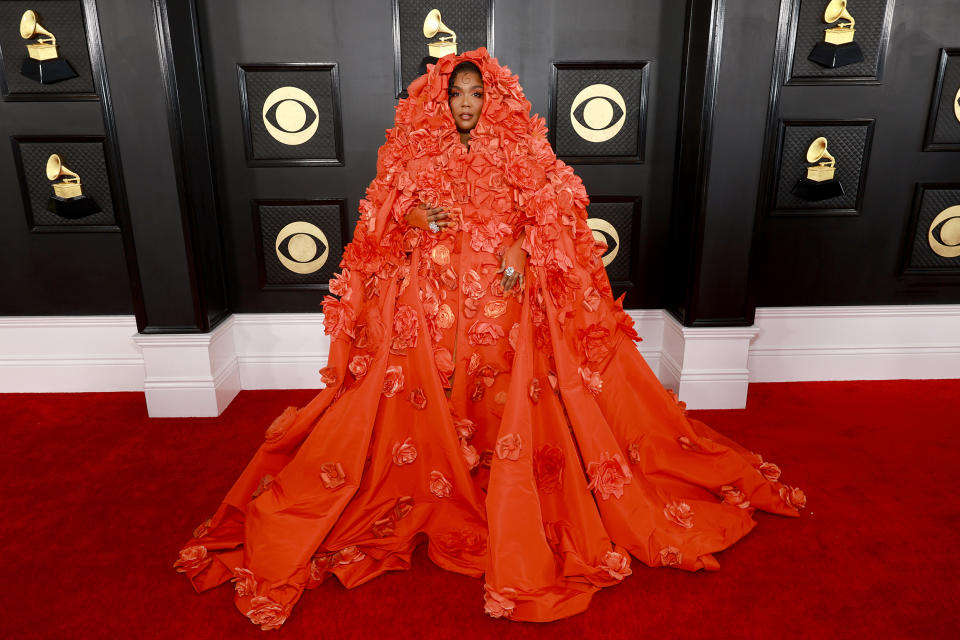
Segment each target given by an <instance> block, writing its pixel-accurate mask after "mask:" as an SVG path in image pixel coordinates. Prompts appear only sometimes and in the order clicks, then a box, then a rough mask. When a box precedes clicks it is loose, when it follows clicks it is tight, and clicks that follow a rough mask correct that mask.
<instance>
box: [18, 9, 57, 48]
mask: <svg viewBox="0 0 960 640" xmlns="http://www.w3.org/2000/svg"><path fill="white" fill-rule="evenodd" d="M42 36H48V37H46V38H44V37H42ZM20 37H21V38H23V39H24V40H32V39H34V38H36V39H37V41H36V42H33V43H31V44H28V45H27V55H29V56H30V57H31V58H33V59H34V60H53V59H54V58H56V57H57V56H58V55H59V54H58V53H57V38H56V36H54V35H53V34H52V33H50V32H49V31H47V30H46V29H44V28H43V26H42V25H41V24H40V22H39V20H38V19H37V14H36V12H35V11H31V10H30V9H27V10H26V11H24V12H23V16H22V17H21V18H20Z"/></svg>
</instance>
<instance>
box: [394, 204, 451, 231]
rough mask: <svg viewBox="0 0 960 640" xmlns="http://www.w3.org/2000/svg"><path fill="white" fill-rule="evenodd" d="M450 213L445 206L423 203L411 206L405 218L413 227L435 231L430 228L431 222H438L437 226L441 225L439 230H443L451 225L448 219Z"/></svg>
mask: <svg viewBox="0 0 960 640" xmlns="http://www.w3.org/2000/svg"><path fill="white" fill-rule="evenodd" d="M449 215H450V214H449V213H448V212H447V211H446V210H444V208H443V207H429V206H427V205H426V204H423V203H421V204H420V206H418V207H413V208H411V209H410V211H408V212H407V215H406V216H404V220H406V221H407V224H408V225H410V226H411V227H417V228H418V229H423V230H424V231H433V230H432V229H431V228H430V223H431V222H436V223H437V227H439V230H438V231H443V228H444V227H448V226H450V222H449V221H447V220H446V218H447V217H448V216H449Z"/></svg>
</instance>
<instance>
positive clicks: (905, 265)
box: [900, 182, 960, 277]
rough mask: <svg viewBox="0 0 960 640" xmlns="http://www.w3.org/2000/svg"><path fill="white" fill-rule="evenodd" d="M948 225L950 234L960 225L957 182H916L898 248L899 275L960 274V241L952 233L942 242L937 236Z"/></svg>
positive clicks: (959, 190)
mask: <svg viewBox="0 0 960 640" xmlns="http://www.w3.org/2000/svg"><path fill="white" fill-rule="evenodd" d="M948 225H949V229H950V234H951V236H953V235H955V234H956V233H957V229H958V228H960V182H952V183H948V182H920V183H917V186H916V189H915V190H914V195H913V207H912V210H911V214H910V221H909V224H908V226H907V234H906V236H905V238H904V243H903V251H902V252H901V255H902V260H901V263H900V275H901V276H952V277H956V276H958V275H960V244H957V243H956V240H955V239H954V238H952V237H951V241H950V242H949V245H944V243H943V240H944V239H943V238H942V237H941V236H940V234H941V232H942V231H943V230H944V227H947V226H948ZM934 244H936V245H938V248H937V250H936V251H935V250H934V249H933V245H934ZM937 251H939V252H940V253H937ZM941 254H946V255H941Z"/></svg>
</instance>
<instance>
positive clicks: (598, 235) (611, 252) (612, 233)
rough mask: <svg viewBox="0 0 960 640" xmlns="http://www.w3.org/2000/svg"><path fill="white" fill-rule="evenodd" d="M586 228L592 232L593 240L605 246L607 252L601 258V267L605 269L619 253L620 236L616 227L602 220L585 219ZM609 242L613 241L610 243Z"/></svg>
mask: <svg viewBox="0 0 960 640" xmlns="http://www.w3.org/2000/svg"><path fill="white" fill-rule="evenodd" d="M587 226H588V227H590V229H591V230H592V231H593V239H594V240H596V241H597V242H603V243H605V244H606V245H607V252H606V253H604V254H603V257H602V258H601V260H602V262H603V266H604V267H606V266H607V265H609V264H610V263H611V262H613V259H614V258H616V257H617V254H618V253H620V234H619V233H617V229H616V227H614V226H613V225H612V224H610V223H609V222H607V221H606V220H604V219H603V218H587ZM611 240H613V242H612V243H611V242H610V241H611Z"/></svg>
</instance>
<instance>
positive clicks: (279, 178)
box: [0, 0, 960, 332]
mask: <svg viewBox="0 0 960 640" xmlns="http://www.w3.org/2000/svg"><path fill="white" fill-rule="evenodd" d="M793 2H794V0H783V2H782V3H780V2H769V3H761V5H760V6H758V5H757V4H756V3H749V4H748V3H738V2H730V1H729V0H728V1H726V2H724V1H723V0H689V2H687V3H680V2H673V1H670V0H646V1H644V2H629V1H627V0H622V1H613V0H611V1H609V2H603V3H595V4H591V5H589V6H584V5H583V3H579V2H573V1H572V0H570V1H564V2H547V1H546V0H534V1H530V2H506V1H500V2H496V3H495V7H496V8H495V15H496V27H495V31H496V54H497V56H498V57H499V58H500V60H501V61H502V62H504V63H506V64H507V65H509V66H510V67H511V69H513V71H515V72H516V73H518V74H519V76H520V79H521V83H522V85H523V86H524V89H525V90H526V93H527V95H528V97H529V98H530V100H531V102H532V103H533V105H534V110H535V111H537V112H539V113H541V114H543V115H546V113H547V106H548V98H549V95H548V94H549V76H550V62H551V61H553V60H604V59H633V60H649V61H650V62H651V74H652V76H651V94H650V98H651V101H650V111H649V119H648V122H647V142H646V162H645V163H644V164H639V165H611V166H601V165H576V166H575V169H576V171H577V173H578V174H579V175H581V176H582V177H583V179H584V182H585V183H586V185H587V188H588V191H590V193H591V194H593V195H629V196H640V197H641V198H642V215H641V226H640V234H639V236H638V237H639V238H640V246H639V247H638V250H637V251H636V254H635V256H634V259H635V269H636V272H637V273H639V274H641V276H642V277H641V279H640V280H639V282H638V284H639V287H638V289H637V291H636V292H635V293H634V295H633V300H632V301H631V304H630V306H634V307H645V308H660V307H666V308H668V309H669V310H670V311H671V312H672V313H674V314H675V315H676V316H677V317H679V318H681V319H682V321H683V322H684V323H685V324H687V325H737V324H749V323H750V322H752V320H753V312H754V308H755V305H757V304H759V305H761V306H790V305H820V304H840V305H843V304H901V303H914V302H918V303H919V302H960V284H958V283H960V278H958V277H957V276H956V275H955V274H944V275H935V274H934V275H931V274H925V275H922V276H921V275H916V274H911V275H901V273H900V269H901V263H902V259H903V255H904V249H905V247H906V246H907V245H908V244H909V242H910V239H911V238H910V237H909V235H910V232H911V229H910V213H911V206H912V199H913V195H914V186H915V183H917V182H957V181H958V180H960V154H958V153H957V152H924V151H922V145H923V139H924V129H925V127H926V121H927V112H928V109H929V106H930V94H931V90H932V86H933V82H934V74H935V72H936V62H937V58H938V55H939V50H940V48H941V47H948V48H949V47H957V46H958V45H960V43H958V42H957V35H956V34H958V33H960V22H958V21H960V12H958V11H957V10H956V1H955V0H913V1H912V2H906V1H905V0H899V2H898V3H897V6H896V10H895V12H894V14H893V21H892V27H891V29H890V31H889V38H890V40H889V45H888V47H887V51H886V59H885V66H884V69H883V77H882V78H881V80H880V83H879V84H873V85H848V86H844V85H828V86H805V85H804V86H801V85H797V86H793V85H789V86H781V85H782V83H783V79H784V78H783V68H782V67H783V65H784V63H785V62H784V61H785V57H784V56H785V55H786V54H785V51H786V42H787V41H786V37H787V35H788V34H789V29H788V28H787V26H788V21H789V18H790V11H789V9H790V8H791V7H792V6H793ZM86 3H87V4H88V5H89V6H91V7H93V8H94V9H95V10H96V12H97V15H98V16H99V23H100V29H99V33H100V34H102V41H103V46H102V48H103V53H104V57H103V65H104V66H103V68H104V69H105V74H104V75H103V82H104V87H105V88H106V89H107V90H109V92H110V95H111V96H112V100H111V101H109V102H103V103H98V102H11V101H5V102H2V103H0V136H3V137H4V138H9V137H10V136H14V135H31V134H33V135H37V134H46V135H51V134H64V135H67V134H74V135H82V134H105V133H108V132H109V130H110V123H111V120H112V122H114V123H115V127H114V128H113V130H115V136H114V137H113V138H112V143H113V144H115V145H116V150H117V152H118V153H117V157H118V158H119V160H120V163H119V166H120V168H121V174H122V178H123V183H124V185H125V189H124V193H123V194H121V197H125V198H126V200H127V201H128V202H129V207H125V210H126V211H129V218H123V217H121V219H120V220H119V224H120V232H119V233H116V232H114V233H104V232H97V233H31V232H30V231H29V229H28V228H27V224H26V217H25V213H24V211H23V210H22V204H21V199H20V198H19V197H17V196H16V194H17V193H18V191H19V185H18V184H17V178H16V172H15V171H14V168H13V158H12V151H10V150H8V151H6V152H3V153H0V189H2V190H3V193H5V194H9V197H5V198H4V199H3V204H2V205H0V209H2V211H3V215H2V216H0V255H2V258H0V261H2V266H3V268H4V278H3V279H2V283H3V284H2V285H0V286H2V295H0V314H3V315H32V314H41V315H42V314H50V315H70V314H115V313H121V314H124V313H135V314H136V315H137V320H138V326H139V327H140V328H141V330H142V331H146V332H177V331H188V332H189V331H204V330H208V329H209V328H210V327H211V326H214V325H215V324H216V323H217V322H218V321H219V320H220V319H222V318H223V317H225V316H226V315H228V314H229V312H230V311H243V312H252V311H257V312H271V311H316V310H318V308H319V301H320V297H321V295H322V294H321V292H319V291H316V290H314V291H276V290H261V289H260V287H259V282H258V279H257V265H256V250H255V246H256V238H255V237H254V225H253V223H252V215H251V209H250V200H251V198H254V197H265V198H269V197H293V196H294V195H298V196H300V197H313V198H317V197H343V198H345V199H346V201H347V216H346V217H347V218H348V219H349V223H350V224H351V225H352V223H353V221H354V220H355V219H356V206H357V201H358V199H359V197H361V195H362V193H363V189H364V188H365V186H366V184H367V183H368V182H369V180H370V179H371V177H372V176H373V172H374V160H375V154H376V149H377V147H378V146H379V144H380V143H381V142H382V140H383V130H384V129H385V128H386V127H388V126H390V123H391V119H392V113H393V111H392V106H393V105H394V104H395V100H394V97H393V95H392V87H393V65H392V60H393V50H392V33H391V29H390V18H391V17H390V15H389V13H390V12H389V2H384V1H383V0H362V1H358V2H351V3H341V2H333V1H330V2H324V3H317V2H308V1H306V0H299V1H298V0H284V1H283V2H277V3H262V2H253V1H248V2H234V3H214V2H212V1H210V0H203V1H201V2H199V3H197V6H195V3H194V2H182V3H181V2H177V3H170V2H164V1H161V0H156V1H155V2H153V3H152V4H151V3H143V2H137V3H131V2H123V1H121V0H97V2H96V3H94V2H93V1H92V0H86ZM781 4H782V6H781ZM290 16H297V19H290ZM358 34H361V35H360V36H358ZM289 61H309V62H316V61H331V62H334V61H335V62H337V63H338V64H339V72H340V78H341V99H342V103H343V112H344V118H343V128H344V139H345V141H346V142H347V145H346V148H345V164H344V166H342V167H284V168H250V167H247V166H246V163H245V160H244V150H243V137H242V129H241V124H240V105H239V99H238V91H237V76H236V65H237V64H238V63H241V62H289ZM681 86H682V87H683V90H682V92H681ZM208 103H209V106H208ZM101 106H104V107H106V110H105V111H104V110H102V109H101ZM675 114H677V115H675ZM105 116H106V117H105ZM846 118H856V119H872V120H874V121H875V130H874V140H873V146H872V151H871V154H870V158H869V166H868V173H867V175H866V181H865V192H864V199H863V206H862V209H861V210H860V211H859V214H858V215H856V216H845V217H830V216H826V217H824V216H770V215H769V207H768V203H767V200H766V196H767V195H768V194H767V193H766V191H765V189H766V187H765V185H766V184H767V180H766V179H767V177H768V173H769V167H770V161H771V158H772V157H773V156H774V155H775V151H776V149H775V143H776V136H775V132H776V131H777V130H778V126H779V122H780V121H781V120H810V119H814V120H815V119H822V120H827V119H829V120H837V119H846ZM8 149H9V147H8Z"/></svg>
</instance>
